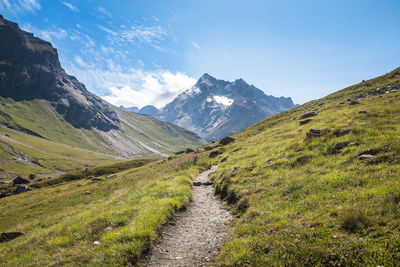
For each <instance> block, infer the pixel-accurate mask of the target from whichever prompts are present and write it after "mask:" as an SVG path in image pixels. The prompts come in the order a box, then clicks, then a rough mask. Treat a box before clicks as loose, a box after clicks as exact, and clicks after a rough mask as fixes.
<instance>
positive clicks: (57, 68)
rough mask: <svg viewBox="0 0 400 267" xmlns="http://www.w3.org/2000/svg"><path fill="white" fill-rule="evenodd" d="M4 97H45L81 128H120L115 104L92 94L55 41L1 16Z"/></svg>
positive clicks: (0, 72) (0, 80)
mask: <svg viewBox="0 0 400 267" xmlns="http://www.w3.org/2000/svg"><path fill="white" fill-rule="evenodd" d="M0 96H2V97H7V98H12V99H14V100H15V101H21V100H32V99H45V100H48V101H51V103H52V104H53V106H54V107H55V109H56V110H57V112H58V113H59V114H60V115H62V116H63V117H64V118H65V119H66V121H68V122H69V123H71V124H72V125H73V126H74V127H77V128H85V129H91V128H97V129H99V130H102V131H108V130H111V129H119V128H120V127H121V126H120V120H119V118H118V115H117V113H116V112H115V111H114V109H113V107H112V106H111V105H109V104H108V103H106V102H105V101H103V100H102V99H101V98H99V97H97V96H96V95H94V94H92V93H90V92H89V91H88V90H87V89H86V88H85V86H84V85H83V84H82V83H81V82H79V81H78V80H77V79H76V78H75V77H73V76H70V75H68V74H67V73H66V72H65V71H64V69H63V68H62V67H61V65H60V62H59V59H58V53H57V50H56V49H55V48H54V47H53V46H52V45H51V43H49V42H46V41H43V40H41V39H39V38H37V37H34V36H33V34H32V33H29V32H25V31H23V30H21V29H20V28H19V27H18V25H17V24H16V23H13V22H11V21H8V20H6V19H4V18H3V17H2V16H1V15H0Z"/></svg>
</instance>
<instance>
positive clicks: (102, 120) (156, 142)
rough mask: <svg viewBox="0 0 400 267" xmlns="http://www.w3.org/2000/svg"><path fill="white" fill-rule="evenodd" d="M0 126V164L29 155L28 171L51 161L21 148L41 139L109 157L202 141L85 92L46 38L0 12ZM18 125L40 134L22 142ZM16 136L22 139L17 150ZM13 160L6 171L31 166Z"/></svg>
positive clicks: (25, 131) (150, 153) (160, 153)
mask: <svg viewBox="0 0 400 267" xmlns="http://www.w3.org/2000/svg"><path fill="white" fill-rule="evenodd" d="M0 128H1V133H2V135H1V136H0V137H1V139H0V141H1V143H0V144H1V149H2V150H1V151H2V153H5V155H6V156H4V157H2V158H1V162H0V165H3V164H11V163H12V164H14V163H16V162H17V163H18V164H19V165H21V166H25V165H26V164H29V167H32V166H30V165H32V164H31V163H32V162H37V163H38V164H37V165H35V171H34V172H40V171H44V172H48V171H49V169H52V167H49V169H48V168H47V167H46V168H44V167H43V168H42V167H40V166H44V165H45V164H44V163H43V162H42V163H43V164H42V163H40V156H38V155H35V153H33V151H28V150H32V149H34V150H36V152H37V151H39V150H41V148H43V147H42V146H43V142H44V143H46V142H47V143H46V144H47V145H48V146H49V147H54V146H55V144H54V142H55V143H57V145H67V146H69V149H72V150H74V149H75V150H76V149H78V148H79V149H85V150H86V152H87V151H92V152H96V153H102V154H103V155H107V157H108V158H109V159H111V158H113V159H117V158H121V157H123V158H126V157H129V158H131V157H143V156H165V155H168V154H171V153H173V152H176V151H179V150H182V149H185V148H187V147H196V146H198V145H200V144H203V141H202V140H201V139H200V138H199V137H198V136H197V135H196V134H194V133H192V132H190V131H188V130H185V129H183V128H180V127H178V126H175V125H173V124H170V123H166V122H162V121H159V120H157V119H154V118H152V117H149V116H144V115H141V114H135V113H132V112H126V111H123V110H121V109H119V108H117V107H115V106H113V105H111V104H109V103H107V102H106V101H104V100H103V99H102V98H100V97H98V96H97V95H95V94H93V93H91V92H89V91H88V90H87V89H86V87H85V85H84V84H82V83H81V82H79V81H78V80H77V79H76V78H75V77H73V76H71V75H68V74H67V73H66V72H65V71H64V69H63V68H62V66H61V64H60V62H59V59H58V53H57V49H55V48H54V47H53V46H52V44H51V43H49V42H46V41H43V40H41V39H39V38H37V37H35V36H33V34H32V33H29V32H26V31H23V30H21V29H20V28H19V26H18V24H16V23H13V22H11V21H8V20H6V19H4V18H3V17H2V16H1V15H0ZM9 130H12V131H13V133H12V134H11V133H10V132H9ZM17 132H18V133H17ZM21 133H23V134H25V135H30V136H34V137H36V138H40V139H41V140H40V141H39V140H37V139H35V140H36V141H35V142H33V143H32V142H31V143H29V144H27V143H26V142H27V141H26V140H28V139H30V137H27V136H25V135H24V136H20V134H21ZM6 134H7V135H8V136H5V135H6ZM10 136H11V137H10ZM18 136H19V137H20V138H19V140H17V138H18ZM17 143H23V144H24V145H26V146H23V147H21V148H20V149H19V150H18V149H16V147H17ZM35 143H41V145H40V146H41V147H34V146H33V144H35ZM19 145H20V144H19ZM28 146H29V149H28ZM63 149H66V148H65V147H64V148H63ZM16 150H18V151H16ZM76 152H77V153H76V154H75V156H74V157H75V158H76V160H77V161H79V160H78V159H79V156H76V155H83V154H85V153H81V152H82V151H80V152H79V151H76ZM78 152H79V153H78ZM17 154H18V155H20V156H18V155H17ZM36 154H37V153H36ZM21 155H23V156H21ZM54 157H55V156H54ZM42 158H43V157H42ZM17 159H24V160H17ZM82 162H83V160H82V161H81V162H77V163H79V164H83V163H82ZM18 164H17V165H12V168H11V169H14V170H10V171H11V172H13V173H17V174H18V173H19V172H22V173H24V172H28V170H29V169H31V171H32V168H17V169H18V170H16V168H15V166H18ZM79 164H78V165H79ZM85 164H89V165H95V164H98V163H96V162H91V163H87V162H86V163H85ZM7 166H8V165H7ZM36 167H37V168H36ZM70 167H71V166H70ZM2 169H3V171H7V169H10V168H2Z"/></svg>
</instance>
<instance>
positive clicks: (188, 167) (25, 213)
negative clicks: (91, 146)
mask: <svg viewBox="0 0 400 267" xmlns="http://www.w3.org/2000/svg"><path fill="white" fill-rule="evenodd" d="M185 157H186V159H185V160H182V159H181V158H175V157H174V158H171V159H170V160H167V159H162V160H158V161H155V162H154V161H153V162H151V161H147V162H145V163H147V164H145V165H143V166H139V165H141V164H139V165H138V164H135V162H131V163H129V164H128V165H130V166H128V167H129V168H128V169H126V170H122V171H121V168H122V169H125V168H126V167H127V164H126V163H124V164H122V163H121V164H117V165H112V166H108V167H97V168H95V169H93V170H91V171H92V174H93V175H94V176H96V177H97V178H100V179H102V180H100V181H94V180H93V179H85V178H84V177H83V176H82V177H81V176H80V177H78V178H80V179H79V180H72V181H69V182H67V181H66V182H64V183H61V184H55V185H50V186H46V187H43V188H39V189H36V190H34V191H31V192H27V193H24V194H19V195H14V196H10V197H6V198H2V199H0V214H1V216H0V232H4V231H22V232H24V233H25V235H23V236H21V237H19V238H17V239H15V240H12V241H10V242H6V243H0V262H1V263H2V265H5V266H52V265H70V266H72V265H73V266H77V265H78V266H87V265H89V266H103V265H104V266H125V265H126V264H127V263H132V262H133V263H134V262H135V261H136V260H137V258H138V257H139V256H140V255H141V254H142V253H144V252H145V251H146V250H147V249H148V248H149V246H150V243H151V241H153V240H154V239H155V238H156V237H157V234H158V233H159V230H160V229H161V227H162V225H163V224H164V223H166V222H167V221H168V218H170V217H171V215H172V214H173V213H174V212H175V211H176V210H178V209H181V208H183V207H185V205H186V204H187V203H188V201H189V200H190V198H191V179H192V177H194V176H195V175H196V174H197V173H199V172H200V171H202V170H204V169H205V168H206V167H207V166H208V165H207V164H208V163H207V160H206V159H198V158H195V157H193V156H188V155H186V156H185ZM139 161H140V160H136V162H139ZM132 163H133V164H132ZM110 169H112V170H110ZM114 171H117V172H116V173H114V174H113V175H109V173H110V172H114ZM102 173H106V174H102ZM78 176H79V175H78ZM75 178H77V177H76V176H75ZM95 241H97V242H96V243H95Z"/></svg>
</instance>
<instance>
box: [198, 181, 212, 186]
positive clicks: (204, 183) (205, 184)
mask: <svg viewBox="0 0 400 267" xmlns="http://www.w3.org/2000/svg"><path fill="white" fill-rule="evenodd" d="M213 184H214V183H213V182H211V181H207V182H202V183H201V185H204V186H209V185H213Z"/></svg>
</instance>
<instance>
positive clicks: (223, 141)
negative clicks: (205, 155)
mask: <svg viewBox="0 0 400 267" xmlns="http://www.w3.org/2000/svg"><path fill="white" fill-rule="evenodd" d="M233 141H235V138H232V137H230V136H227V137H224V138H222V139H221V140H219V144H220V145H223V146H226V145H228V144H230V143H232V142H233Z"/></svg>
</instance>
